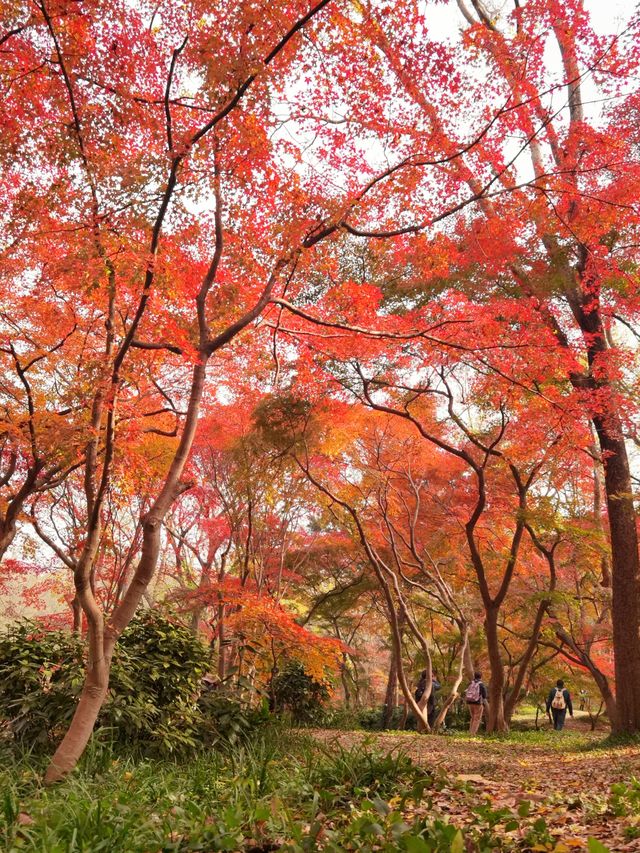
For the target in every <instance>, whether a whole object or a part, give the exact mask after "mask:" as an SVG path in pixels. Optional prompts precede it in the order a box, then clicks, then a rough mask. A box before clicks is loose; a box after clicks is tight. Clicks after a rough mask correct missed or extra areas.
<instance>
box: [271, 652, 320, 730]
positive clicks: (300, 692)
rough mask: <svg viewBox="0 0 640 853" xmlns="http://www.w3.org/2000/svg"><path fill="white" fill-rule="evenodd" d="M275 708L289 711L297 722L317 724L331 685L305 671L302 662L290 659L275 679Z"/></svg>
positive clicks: (272, 694)
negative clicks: (317, 679)
mask: <svg viewBox="0 0 640 853" xmlns="http://www.w3.org/2000/svg"><path fill="white" fill-rule="evenodd" d="M271 698H272V709H273V710H274V711H275V712H276V713H278V712H281V711H288V712H289V713H290V714H291V717H292V719H293V721H294V722H295V723H313V722H316V721H317V720H319V719H320V718H321V716H322V706H323V705H324V703H325V702H327V700H328V699H329V687H328V685H327V683H326V682H324V681H316V680H315V679H314V678H312V677H311V676H310V675H307V673H306V672H305V669H304V666H303V665H302V664H301V663H299V662H298V661H289V663H287V665H286V667H285V668H284V669H283V670H282V672H279V673H278V674H277V675H275V676H274V678H273V679H272V681H271Z"/></svg>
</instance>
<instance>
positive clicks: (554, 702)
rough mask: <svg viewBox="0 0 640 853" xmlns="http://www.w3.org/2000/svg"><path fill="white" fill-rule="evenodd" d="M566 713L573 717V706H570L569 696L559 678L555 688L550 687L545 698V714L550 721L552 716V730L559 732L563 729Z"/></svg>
mask: <svg viewBox="0 0 640 853" xmlns="http://www.w3.org/2000/svg"><path fill="white" fill-rule="evenodd" d="M567 711H568V712H569V713H570V714H571V716H572V717H573V705H572V704H571V694H570V693H569V691H568V690H567V688H566V687H565V686H564V681H563V680H562V679H561V678H559V679H558V680H557V682H556V686H555V687H552V688H551V690H550V691H549V695H548V696H547V714H548V715H549V719H550V720H551V718H552V715H553V728H554V729H555V730H556V731H557V732H559V731H562V729H563V728H564V721H565V718H566V716H567Z"/></svg>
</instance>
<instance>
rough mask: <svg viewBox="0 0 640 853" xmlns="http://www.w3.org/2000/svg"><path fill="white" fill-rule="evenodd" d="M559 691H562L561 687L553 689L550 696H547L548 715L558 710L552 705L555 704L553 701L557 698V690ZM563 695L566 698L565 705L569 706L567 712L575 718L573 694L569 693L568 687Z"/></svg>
mask: <svg viewBox="0 0 640 853" xmlns="http://www.w3.org/2000/svg"><path fill="white" fill-rule="evenodd" d="M559 689H560V688H559V687H552V688H551V690H550V691H549V695H548V696H547V714H548V713H549V711H555V710H556V709H555V708H552V707H551V703H552V702H553V700H554V698H555V695H556V690H559ZM562 695H563V696H564V704H565V705H566V706H567V711H568V712H569V713H570V714H571V716H572V717H573V705H572V704H571V694H570V693H569V691H568V690H567V688H566V687H565V688H564V690H563V691H562Z"/></svg>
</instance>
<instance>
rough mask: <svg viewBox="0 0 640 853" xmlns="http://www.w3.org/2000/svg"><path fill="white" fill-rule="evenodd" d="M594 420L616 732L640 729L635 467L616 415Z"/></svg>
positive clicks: (639, 637)
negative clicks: (604, 516)
mask: <svg viewBox="0 0 640 853" xmlns="http://www.w3.org/2000/svg"><path fill="white" fill-rule="evenodd" d="M593 420H594V425H595V428H596V432H597V434H598V441H599V443H600V449H601V451H602V457H603V463H604V478H605V490H606V495H607V510H608V514H609V528H610V531H611V564H612V572H611V589H612V607H611V618H612V623H613V648H614V654H615V681H616V708H617V714H616V719H615V722H613V721H612V722H613V728H614V731H616V732H637V731H640V582H639V568H640V567H639V563H638V535H637V530H636V515H635V510H634V506H633V498H632V484H631V473H630V471H629V460H628V456H627V448H626V446H625V443H624V439H623V438H622V437H621V436H620V437H615V436H614V435H612V434H611V431H612V430H611V424H610V423H609V421H610V420H611V418H610V417H608V418H607V423H606V424H605V419H604V418H602V417H594V419H593ZM615 420H616V421H618V418H617V417H616V419H615ZM617 426H619V424H617ZM603 698H604V697H603Z"/></svg>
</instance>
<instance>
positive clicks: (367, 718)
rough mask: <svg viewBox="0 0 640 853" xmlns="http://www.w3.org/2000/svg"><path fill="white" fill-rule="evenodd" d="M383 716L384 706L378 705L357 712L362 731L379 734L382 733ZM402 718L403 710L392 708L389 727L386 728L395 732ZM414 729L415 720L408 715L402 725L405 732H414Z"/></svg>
mask: <svg viewBox="0 0 640 853" xmlns="http://www.w3.org/2000/svg"><path fill="white" fill-rule="evenodd" d="M383 716H384V705H379V706H378V707H377V708H362V710H360V711H359V712H358V721H359V723H360V725H361V726H362V728H363V729H366V730H367V731H370V732H379V731H382V728H383V725H382V722H383ZM403 716H404V710H403V708H400V707H398V708H394V709H393V713H392V714H391V719H390V720H389V725H388V726H387V728H388V729H390V730H392V731H393V730H396V729H399V728H400V725H401V722H402V718H403ZM415 728H416V720H415V717H414V716H413V715H412V714H409V716H408V718H407V721H406V723H405V725H404V729H405V730H414V731H415Z"/></svg>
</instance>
